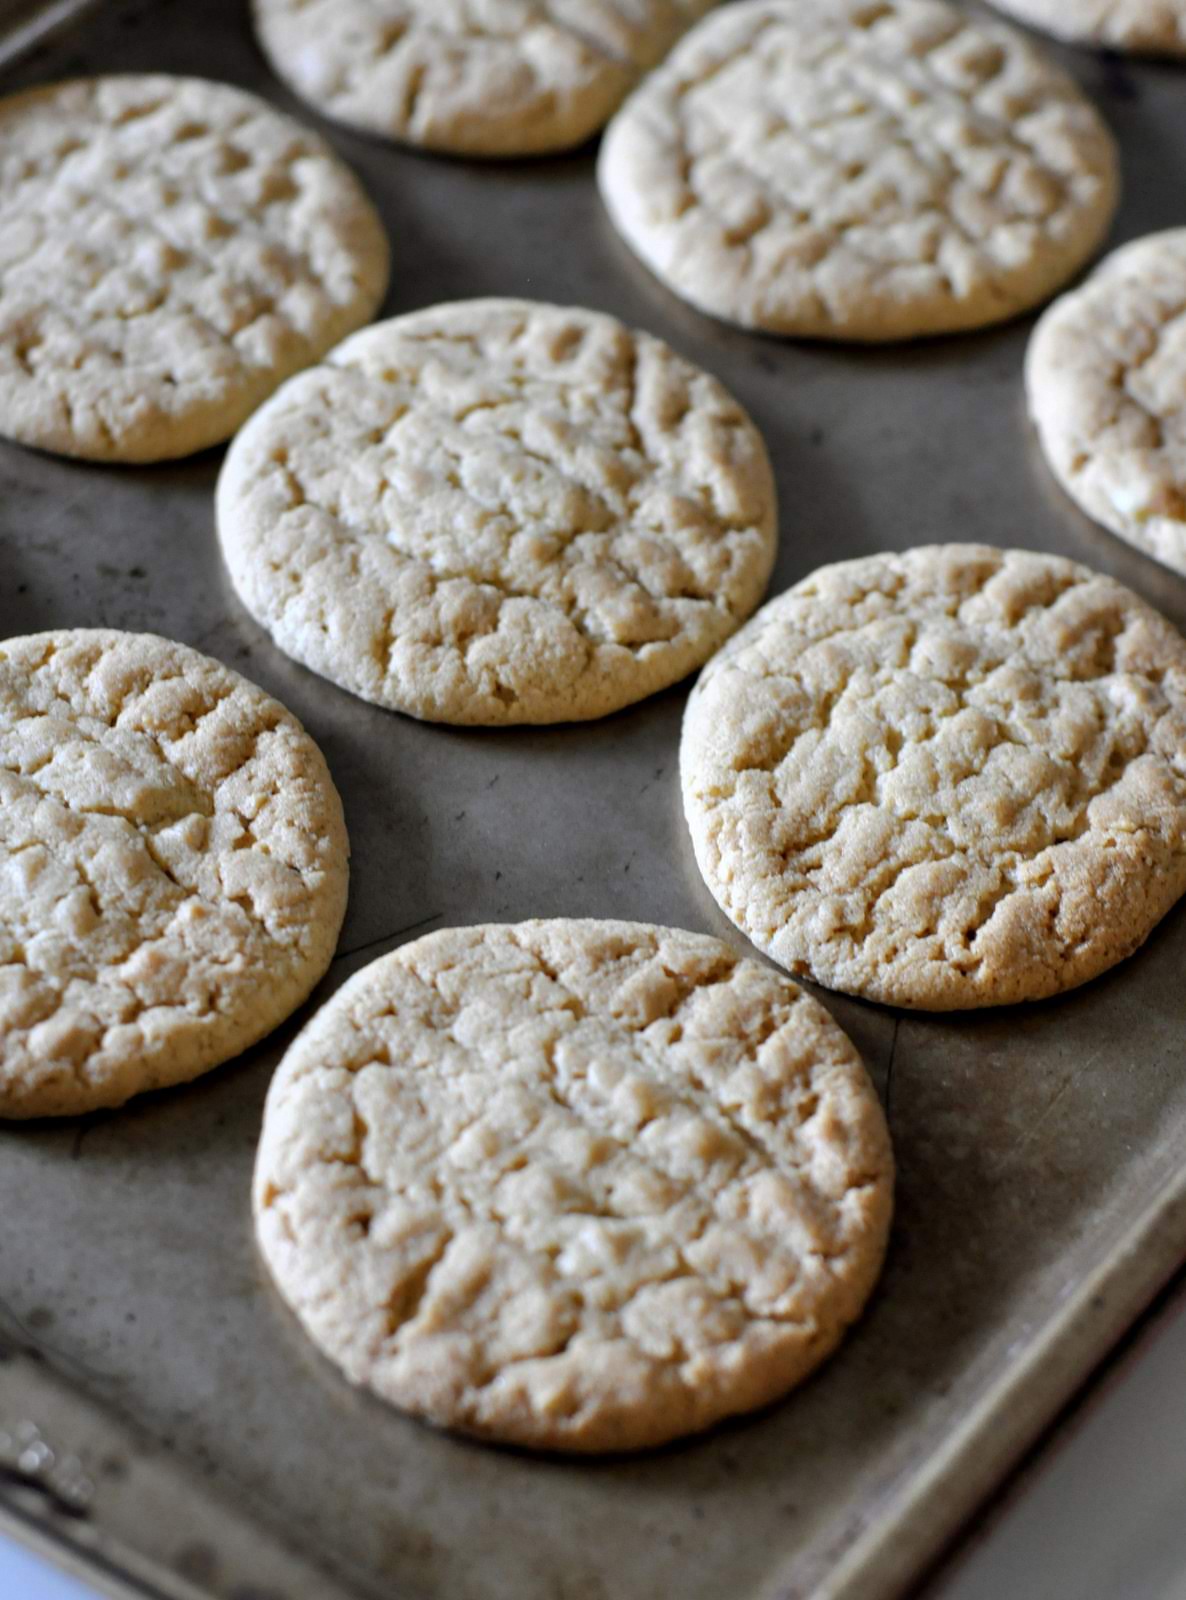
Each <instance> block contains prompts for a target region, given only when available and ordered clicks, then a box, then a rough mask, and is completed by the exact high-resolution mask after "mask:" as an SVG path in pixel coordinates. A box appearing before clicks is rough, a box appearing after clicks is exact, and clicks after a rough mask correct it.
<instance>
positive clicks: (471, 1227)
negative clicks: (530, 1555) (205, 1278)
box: [254, 921, 893, 1451]
mask: <svg viewBox="0 0 1186 1600" xmlns="http://www.w3.org/2000/svg"><path fill="white" fill-rule="evenodd" d="M892 1184H893V1168H892V1158H891V1154H890V1145H889V1136H888V1133H887V1131H886V1126H885V1120H884V1118H883V1116H882V1112H881V1107H880V1105H879V1103H878V1100H877V1096H876V1094H875V1093H874V1091H873V1087H872V1085H871V1084H870V1082H869V1079H868V1077H867V1076H866V1074H865V1070H864V1068H863V1067H862V1065H861V1062H860V1059H859V1057H858V1055H857V1053H856V1051H855V1050H854V1048H853V1046H852V1045H851V1044H850V1042H849V1040H848V1039H847V1037H846V1036H845V1035H844V1033H842V1032H841V1030H840V1029H839V1028H838V1027H837V1025H836V1024H835V1023H834V1022H833V1021H832V1020H831V1018H830V1017H829V1016H828V1013H827V1012H826V1011H825V1010H824V1009H823V1007H822V1006H820V1005H819V1004H817V1002H816V1001H814V1000H812V999H811V998H810V997H809V996H808V995H805V994H804V993H803V992H802V991H801V990H800V989H799V988H797V987H796V985H795V984H793V983H791V982H790V981H789V980H788V979H786V978H784V977H783V976H782V975H781V974H779V973H776V972H774V971H772V970H771V969H770V968H769V967H767V966H764V965H762V964H759V963H758V962H756V961H751V960H745V959H743V958H741V957H739V956H738V955H737V954H736V952H734V951H732V950H730V949H729V947H728V946H727V945H724V944H722V943H720V942H719V941H718V940H716V939H709V938H705V937H703V936H702V935H699V934H692V933H682V932H677V931H674V930H672V929H669V928H656V927H649V926H644V925H641V924H638V923H627V922H594V921H541V922H526V923H521V924H518V925H513V926H485V927H473V928H455V929H449V930H446V931H443V932H440V933H434V934H430V935H428V936H427V937H426V938H422V939H418V940H417V941H416V942H415V943H414V944H410V945H406V946H404V947H403V948H402V949H401V950H398V951H396V952H395V953H394V954H393V955H389V956H386V957H384V958H383V959H382V960H380V961H377V962H375V963H374V964H373V965H371V966H369V967H367V968H366V969H365V970H364V971H362V972H360V973H358V974H357V975H356V976H355V977H354V978H352V979H351V980H350V982H349V983H347V984H346V985H345V987H344V988H342V989H341V990H339V992H338V993H337V994H336V995H335V996H334V998H333V999H332V1000H331V1001H330V1002H329V1004H328V1005H326V1006H325V1007H324V1008H323V1009H322V1010H321V1011H320V1012H319V1013H318V1014H317V1016H316V1017H315V1018H314V1019H313V1021H312V1022H311V1023H310V1024H309V1025H308V1026H307V1027H306V1028H305V1030H304V1031H303V1032H302V1033H301V1034H300V1036H299V1037H298V1038H297V1040H296V1041H295V1043H294V1044H293V1045H292V1046H291V1048H290V1049H289V1051H288V1054H287V1055H286V1056H285V1058H284V1060H283V1062H282V1063H281V1065H280V1067H279V1069H278V1071H277V1073H276V1076H275V1078H274V1080H273V1082H272V1085H271V1089H270V1091H269V1094H268V1101H267V1108H266V1111H265V1116H264V1128H263V1135H262V1138H261V1141H260V1147H259V1155H258V1159H257V1164H256V1173H255V1187H254V1196H255V1219H256V1230H257V1236H258V1239H259V1243H260V1246H261V1248H262V1251H263V1254H264V1258H265V1260H266V1262H267V1264H268V1266H269V1268H270V1270H271V1272H272V1274H273V1276H274V1278H275V1281H276V1283H277V1285H278V1286H279V1289H280V1292H281V1294H282V1295H283V1296H284V1298H285V1300H286V1301H287V1302H288V1303H289V1305H290V1306H291V1307H292V1309H293V1310H294V1311H295V1312H296V1315H297V1316H298V1318H299V1319H300V1321H301V1323H302V1325H303V1326H304V1329H305V1331H306V1332H307V1333H308V1334H309V1335H310V1337H311V1338H312V1339H313V1341H314V1342H315V1343H316V1344H317V1345H318V1346H319V1348H320V1349H321V1350H322V1351H323V1352H324V1353H325V1354H326V1355H327V1356H328V1357H329V1358H330V1360H331V1361H333V1362H334V1363H335V1364H336V1365H337V1366H338V1367H340V1368H341V1369H342V1370H343V1371H344V1372H345V1374H346V1375H347V1377H349V1378H350V1379H351V1380H352V1381H353V1382H355V1383H358V1384H363V1385H366V1386H367V1387H368V1388H370V1389H372V1390H373V1391H374V1392H375V1393H377V1394H379V1395H380V1396H382V1397H383V1398H384V1399H385V1400H389V1401H391V1402H393V1403H394V1404H396V1405H398V1406H401V1407H403V1408H404V1409H405V1410H408V1411H411V1412H414V1413H415V1414H416V1415H418V1416H421V1417H425V1418H427V1419H428V1420H430V1421H432V1422H435V1423H437V1424H440V1425H442V1426H446V1427H451V1428H456V1429H460V1430H462V1431H464V1432H467V1433H472V1434H476V1435H478V1436H479V1437H482V1438H485V1439H489V1440H493V1441H499V1442H502V1443H508V1444H518V1445H527V1446H531V1447H537V1448H544V1449H552V1450H570V1451H599V1450H626V1449H637V1448H642V1447H645V1446H648V1445H656V1444H660V1443H662V1442H663V1441H665V1440H668V1439H672V1438H675V1437H677V1436H679V1435H681V1434H685V1433H690V1432H693V1431H695V1430H697V1429H701V1428H706V1427H708V1426H709V1425H710V1424H712V1423H714V1422H716V1421H718V1420H719V1419H721V1418H723V1417H727V1416H730V1415H733V1414H735V1413H738V1412H744V1411H748V1410H751V1409H753V1408H754V1407H756V1406H761V1405H764V1404H765V1403H767V1402H768V1401H771V1400H774V1399H776V1398H778V1397H779V1396H781V1395H783V1394H785V1393H786V1391H787V1390H788V1389H790V1388H791V1387H792V1385H794V1384H796V1383H797V1382H799V1380H800V1379H802V1378H804V1377H805V1376H806V1375H807V1373H809V1372H810V1371H811V1370H812V1369H813V1368H814V1367H816V1366H817V1364H818V1363H819V1362H821V1361H822V1360H823V1359H824V1357H825V1356H826V1355H827V1354H828V1353H829V1352H830V1351H831V1350H832V1349H833V1347H834V1346H835V1345H836V1343H837V1341H838V1340H839V1338H840V1337H841V1334H842V1332H843V1331H844V1329H845V1328H846V1327H847V1326H848V1324H850V1323H851V1322H852V1321H853V1320H854V1319H855V1318H856V1317H857V1316H858V1315H859V1313H860V1311H861V1309H862V1307H863V1305H864V1303H865V1300H866V1298H867V1296H868V1295H869V1292H870V1290H871V1289H872V1287H873V1284H874V1281H875V1279H876V1277H877V1274H878V1271H879V1269H880V1265H881V1260H882V1255H883V1253H884V1249H885V1242H886V1235H887V1231H888V1228H889V1220H890V1210H891V1203H892Z"/></svg>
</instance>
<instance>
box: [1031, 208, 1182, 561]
mask: <svg viewBox="0 0 1186 1600" xmlns="http://www.w3.org/2000/svg"><path fill="white" fill-rule="evenodd" d="M1026 391H1027V398H1028V401H1029V409H1030V415H1031V417H1032V418H1033V421H1034V425H1035V427H1036V428H1037V430H1038V438H1039V439H1040V441H1041V444H1042V449H1043V451H1044V452H1045V455H1046V459H1047V461H1048V462H1049V463H1050V466H1051V469H1052V470H1053V472H1054V475H1055V476H1056V477H1057V479H1058V480H1059V482H1060V483H1061V484H1062V486H1063V488H1064V489H1066V491H1067V493H1068V494H1069V495H1070V496H1071V497H1072V499H1074V500H1075V501H1077V502H1078V504H1079V505H1080V506H1081V507H1082V508H1083V510H1084V511H1086V513H1087V515H1088V516H1089V517H1094V518H1095V520H1096V521H1097V522H1102V523H1103V525H1104V527H1105V528H1108V529H1110V530H1111V532H1113V533H1116V534H1119V535H1120V537H1121V538H1122V539H1126V540H1127V541H1128V543H1129V544H1133V545H1135V546H1136V547H1137V549H1138V550H1143V551H1144V552H1145V554H1146V555H1151V556H1155V557H1156V559H1157V560H1158V561H1163V562H1164V563H1165V564H1166V566H1167V567H1174V568H1175V569H1176V570H1177V571H1178V572H1182V573H1186V228H1175V229H1173V230H1171V231H1170V232H1167V233H1155V234H1152V235H1151V236H1150V237H1148V238H1145V239H1138V240H1137V241H1136V243H1135V244H1128V245H1125V246H1124V248H1123V249H1121V250H1117V251H1116V252H1115V253H1114V254H1113V255H1110V256H1109V257H1108V258H1107V259H1106V260H1105V261H1104V262H1103V264H1102V265H1101V266H1100V267H1099V268H1098V269H1097V271H1096V272H1095V273H1094V274H1093V275H1092V277H1091V278H1089V279H1088V281H1087V283H1086V284H1084V285H1083V286H1082V287H1081V288H1078V289H1076V290H1074V291H1072V293H1070V294H1066V295H1063V296H1062V298H1061V299H1059V300H1056V301H1055V303H1054V305H1052V306H1051V307H1050V309H1049V310H1048V311H1047V312H1046V314H1045V315H1044V316H1043V318H1042V320H1041V321H1040V322H1039V323H1038V326H1037V327H1036V328H1035V330H1034V332H1033V335H1032V337H1031V339H1030V345H1029V351H1028V354H1027V358H1026Z"/></svg>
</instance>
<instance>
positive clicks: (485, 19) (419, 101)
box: [252, 0, 716, 156]
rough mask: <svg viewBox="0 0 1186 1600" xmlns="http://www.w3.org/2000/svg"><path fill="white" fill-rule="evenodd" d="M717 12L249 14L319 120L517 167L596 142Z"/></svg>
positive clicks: (332, 9)
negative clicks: (697, 25) (634, 93)
mask: <svg viewBox="0 0 1186 1600" xmlns="http://www.w3.org/2000/svg"><path fill="white" fill-rule="evenodd" d="M715 4H716V0H630V4H629V5H627V6H623V5H622V4H621V0H484V3H483V4H482V6H481V7H480V8H477V9H475V7H474V6H473V5H472V4H471V3H470V0H253V4H252V10H253V15H254V18H255V27H256V32H257V34H258V37H259V40H260V43H261V45H262V46H263V49H264V52H265V54H266V55H267V57H268V59H269V61H270V62H271V64H272V67H273V69H274V70H275V71H276V73H277V74H278V75H279V76H280V77H281V78H283V79H284V81H285V82H286V83H287V84H288V85H289V86H290V87H291V88H292V89H293V90H294V91H295V92H296V93H297V94H299V95H302V96H303V97H304V98H305V99H306V100H308V101H309V102H310V103H311V104H313V105H315V106H316V107H317V108H318V110H319V111H322V112H324V113H325V115H327V116H330V117H335V118H336V119H337V120H338V121H339V122H345V123H348V124H349V125H350V126H352V127H355V128H363V129H365V130H367V131H368V132H371V133H378V134H382V135H384V136H386V137H387V138H391V139H399V140H403V141H404V142H406V143H409V144H415V145H421V146H423V147H424V148H426V149H429V150H440V151H446V152H450V153H452V154H454V155H467V156H525V155H538V154H542V153H544V152H547V151H551V150H566V149H569V148H571V147H572V146H573V145H578V144H581V143H583V141H584V140H586V139H588V138H590V137H591V136H592V135H593V134H594V133H596V132H597V130H598V129H599V128H601V127H602V126H604V124H605V122H606V119H607V118H608V117H609V116H610V115H611V113H612V112H613V111H615V110H616V109H617V107H618V106H619V105H620V104H621V102H622V100H623V99H624V98H625V96H626V95H627V93H628V92H629V91H630V89H631V88H632V87H633V86H634V84H635V83H637V81H638V79H639V78H640V77H641V76H642V75H643V73H644V72H646V71H647V69H648V68H650V67H652V66H653V65H654V64H655V62H656V61H658V60H660V59H661V58H662V56H663V55H665V54H666V52H667V51H668V50H669V49H670V48H671V46H672V45H673V44H674V43H675V41H676V39H678V38H679V36H680V34H682V33H683V32H684V30H685V29H686V28H688V27H689V26H690V25H691V23H693V22H694V21H696V19H697V18H699V17H702V16H703V15H704V13H705V12H706V11H707V10H709V8H710V7H711V6H713V5H715ZM479 11H480V16H479V15H478V12H479Z"/></svg>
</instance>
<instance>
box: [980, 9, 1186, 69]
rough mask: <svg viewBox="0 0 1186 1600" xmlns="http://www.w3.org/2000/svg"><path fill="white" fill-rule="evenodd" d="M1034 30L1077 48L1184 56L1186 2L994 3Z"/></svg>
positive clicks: (1185, 49)
mask: <svg viewBox="0 0 1186 1600" xmlns="http://www.w3.org/2000/svg"><path fill="white" fill-rule="evenodd" d="M991 3H992V4H993V5H995V6H996V8H997V10H998V11H1006V12H1008V13H1009V15H1010V16H1013V17H1016V18H1017V20H1018V21H1019V22H1025V23H1028V24H1029V26H1030V27H1031V28H1041V29H1042V30H1043V32H1045V33H1052V34H1054V36H1055V37H1056V38H1058V39H1068V40H1070V41H1071V42H1072V43H1073V44H1084V45H1094V46H1096V47H1097V48H1099V49H1101V50H1128V51H1131V52H1132V53H1133V54H1135V55H1151V56H1186V0H991Z"/></svg>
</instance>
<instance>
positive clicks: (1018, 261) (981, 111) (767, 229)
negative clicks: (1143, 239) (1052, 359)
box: [600, 0, 1118, 340]
mask: <svg viewBox="0 0 1186 1600" xmlns="http://www.w3.org/2000/svg"><path fill="white" fill-rule="evenodd" d="M600 180H601V191H602V195H603V197H604V200H605V203H606V205H607V207H608V209H609V212H610V216H611V217H612V219H613V221H614V223H615V225H616V227H617V228H618V230H619V232H620V233H621V234H622V236H623V238H624V239H625V240H626V242H627V243H628V244H629V245H630V246H631V248H632V249H633V250H634V251H635V252H636V253H637V254H638V255H639V256H640V257H641V258H642V260H643V261H644V262H645V263H646V265H647V266H648V267H649V268H650V269H651V271H652V272H654V273H655V274H656V275H657V277H658V278H659V279H660V280H661V281H662V282H663V283H665V284H666V285H667V286H668V288H670V289H672V290H674V292H675V293H676V294H678V295H681V296H682V297H683V298H684V299H685V300H688V301H690V302H691V304H692V305H694V306H697V307H699V308H700V309H701V310H702V311H706V312H708V313H709V314H710V315H713V316H717V317H721V318H724V319H725V320H726V321H729V322H736V323H739V324H741V325H742V326H743V327H748V328H758V329H763V330H765V331H767V332H771V333H781V334H794V335H799V336H807V337H813V338H829V339H860V340H884V339H907V338H913V337H915V336H918V335H923V334H938V333H945V332H949V331H952V330H955V329H965V328H978V327H983V326H985V325H986V324H989V323H994V322H999V321H1001V320H1003V319H1004V318H1007V317H1012V316H1015V315H1016V314H1017V313H1019V312H1021V311H1024V310H1026V309H1027V308H1028V307H1030V306H1033V305H1035V304H1037V303H1038V302H1039V301H1041V300H1044V299H1045V298H1047V296H1049V295H1050V294H1052V293H1053V292H1054V291H1055V290H1056V289H1058V288H1059V287H1060V286H1061V285H1062V284H1063V283H1064V282H1065V281H1066V280H1067V279H1068V278H1070V277H1071V276H1072V275H1073V274H1074V273H1075V272H1076V271H1077V270H1078V268H1079V267H1080V266H1081V265H1082V264H1083V262H1084V261H1085V260H1086V259H1087V258H1088V257H1089V256H1090V255H1091V254H1092V252H1093V251H1094V250H1095V249H1096V247H1097V246H1098V245H1099V243H1100V241H1101V240H1102V238H1103V236H1104V234H1105V233H1106V232H1107V228H1108V224H1109V222H1110V220H1111V217H1112V213H1113V211H1114V209H1115V205H1116V199H1117V191H1118V174H1117V157H1116V151H1115V146H1114V144H1113V141H1112V139H1111V136H1110V135H1109V133H1108V131H1107V129H1106V127H1105V126H1104V124H1103V122H1102V121H1101V119H1100V118H1099V116H1098V115H1097V114H1096V112H1095V111H1094V109H1093V108H1092V107H1091V105H1090V104H1089V103H1088V101H1087V100H1086V99H1085V98H1084V96H1083V95H1082V93H1081V92H1080V91H1079V89H1078V88H1077V87H1076V85H1075V84H1074V82H1073V81H1072V80H1071V79H1070V78H1069V77H1068V76H1067V75H1066V74H1065V73H1063V72H1060V71H1058V70H1057V69H1056V68H1054V67H1053V66H1051V65H1050V64H1049V63H1048V62H1046V61H1045V60H1044V59H1043V57H1042V56H1041V55H1040V54H1039V53H1038V52H1037V51H1036V50H1035V49H1034V48H1033V47H1032V46H1031V45H1030V44H1029V43H1028V42H1027V41H1026V40H1025V39H1023V38H1022V37H1021V36H1020V35H1018V34H1016V33H1015V32H1013V31H1012V30H1011V29H1008V28H1005V27H1002V26H1000V25H997V24H993V23H987V22H981V21H979V20H977V21H973V20H971V19H969V18H968V17H966V16H965V15H963V14H962V13H961V12H959V11H956V10H955V9H953V8H952V7H951V6H948V5H946V4H944V3H942V0H751V3H747V4H740V5H731V6H728V7H726V8H725V9H724V10H722V11H721V12H720V13H719V14H718V15H716V16H713V17H711V18H709V19H708V20H707V21H706V22H703V23H701V24H700V26H699V27H698V28H696V29H695V30H694V31H693V32H692V33H691V34H689V36H688V37H687V38H686V39H685V40H684V41H683V42H682V43H681V44H680V45H679V46H678V47H677V48H676V50H675V51H674V52H673V53H672V55H671V56H670V57H669V58H668V60H667V61H666V62H664V64H663V65H662V66H661V67H660V68H659V69H658V70H657V71H656V72H654V73H653V74H652V75H651V76H650V77H649V78H648V79H647V80H646V82H645V83H644V84H642V86H641V87H640V88H639V89H638V90H637V91H636V92H635V93H634V94H633V95H632V96H631V98H630V99H629V100H628V101H627V103H626V105H625V106H624V107H623V108H622V110H621V111H620V112H619V113H618V115H617V117H615V119H614V121H613V123H612V124H611V125H610V128H609V130H608V132H607V134H606V137H605V140H604V142H603V144H602V152H601V161H600Z"/></svg>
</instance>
